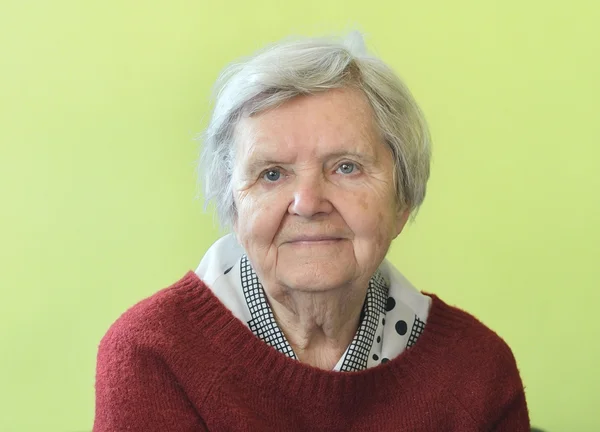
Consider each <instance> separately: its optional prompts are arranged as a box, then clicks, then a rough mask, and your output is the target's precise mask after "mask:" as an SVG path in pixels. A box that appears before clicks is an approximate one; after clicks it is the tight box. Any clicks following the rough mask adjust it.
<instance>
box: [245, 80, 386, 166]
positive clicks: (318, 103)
mask: <svg viewBox="0 0 600 432" xmlns="http://www.w3.org/2000/svg"><path fill="white" fill-rule="evenodd" d="M382 144H383V141H382V139H381V136H380V132H379V128H378V127H377V124H376V122H375V118H374V114H373V110H372V109H371V107H370V105H369V103H368V101H367V99H366V97H365V96H364V95H363V94H362V93H360V92H358V91H355V90H349V89H344V90H341V89H340V90H336V91H334V90H329V91H327V92H324V93H321V94H317V95H310V96H298V97H296V98H294V99H291V100H289V101H287V102H285V103H284V104H282V105H280V106H278V107H276V108H272V109H269V110H267V111H264V112H261V113H258V114H255V115H252V116H245V117H243V118H242V119H241V120H240V122H239V123H238V125H237V127H236V130H235V145H236V154H237V157H236V160H237V161H239V162H242V161H251V160H252V159H255V158H262V159H264V158H278V159H281V160H282V161H286V160H290V161H291V160H292V159H293V160H305V161H306V160H309V159H315V160H320V159H323V158H326V157H328V156H330V155H338V154H343V153H345V152H347V153H361V154H365V155H370V156H371V157H372V158H375V159H377V158H379V157H380V153H381V152H382V151H385V146H383V145H382Z"/></svg>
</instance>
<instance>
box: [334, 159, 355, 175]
mask: <svg viewBox="0 0 600 432" xmlns="http://www.w3.org/2000/svg"><path fill="white" fill-rule="evenodd" d="M355 169H356V165H355V164H353V163H352V162H344V163H343V164H341V165H340V166H339V167H338V169H337V170H336V171H335V172H336V173H340V174H352V173H353V172H354V170H355Z"/></svg>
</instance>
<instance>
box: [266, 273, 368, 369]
mask: <svg viewBox="0 0 600 432" xmlns="http://www.w3.org/2000/svg"><path fill="white" fill-rule="evenodd" d="M366 286H368V283H367V284H364V288H362V289H356V288H354V289H353V288H352V287H343V288H338V289H335V290H329V291H325V292H306V291H298V290H292V289H285V288H282V289H280V290H278V291H277V292H278V295H274V296H271V295H269V292H268V291H269V290H265V291H266V292H267V298H268V299H269V302H270V304H271V308H272V310H273V314H274V315H275V320H276V321H277V324H278V325H279V327H280V328H281V330H282V331H283V333H284V334H285V336H286V338H287V340H288V342H289V343H290V345H291V346H292V348H293V349H294V352H295V353H296V356H297V357H298V360H300V361H301V362H303V363H307V364H310V365H311V366H314V367H317V368H320V369H326V370H331V369H333V367H334V366H335V365H336V364H337V362H338V361H339V359H340V358H341V356H342V355H343V354H344V352H345V351H346V348H347V347H348V345H349V344H350V342H352V339H353V338H354V335H355V334H356V330H357V329H358V326H359V324H360V322H359V321H360V313H361V310H362V307H363V303H364V300H365V296H366V292H367V290H366Z"/></svg>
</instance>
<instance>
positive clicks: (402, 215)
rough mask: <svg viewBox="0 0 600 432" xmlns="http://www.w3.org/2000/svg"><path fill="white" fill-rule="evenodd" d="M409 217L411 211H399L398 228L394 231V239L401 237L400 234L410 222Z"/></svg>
mask: <svg viewBox="0 0 600 432" xmlns="http://www.w3.org/2000/svg"><path fill="white" fill-rule="evenodd" d="M409 216H410V209H408V208H406V209H399V210H398V212H397V213H396V226H395V230H394V238H396V237H398V236H399V235H400V233H401V232H402V230H403V229H404V226H405V225H406V222H407V221H408V218H409Z"/></svg>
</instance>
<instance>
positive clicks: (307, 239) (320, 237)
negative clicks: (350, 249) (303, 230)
mask: <svg viewBox="0 0 600 432" xmlns="http://www.w3.org/2000/svg"><path fill="white" fill-rule="evenodd" d="M335 240H342V238H341V237H338V236H331V235H314V236H313V235H303V236H298V237H294V238H292V239H290V240H288V241H287V242H286V243H300V242H306V243H308V242H326V241H335Z"/></svg>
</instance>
